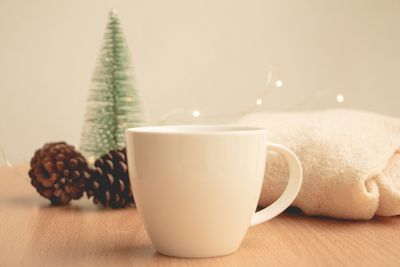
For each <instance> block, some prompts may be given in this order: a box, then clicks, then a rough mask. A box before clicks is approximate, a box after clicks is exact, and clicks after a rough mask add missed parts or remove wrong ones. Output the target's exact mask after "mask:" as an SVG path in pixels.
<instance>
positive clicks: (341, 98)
mask: <svg viewBox="0 0 400 267" xmlns="http://www.w3.org/2000/svg"><path fill="white" fill-rule="evenodd" d="M336 102H338V103H339V104H341V103H343V102H344V96H343V95H342V94H338V95H337V96H336Z"/></svg>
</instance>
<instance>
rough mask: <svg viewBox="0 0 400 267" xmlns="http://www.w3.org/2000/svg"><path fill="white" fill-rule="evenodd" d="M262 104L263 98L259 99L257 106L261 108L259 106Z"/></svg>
mask: <svg viewBox="0 0 400 267" xmlns="http://www.w3.org/2000/svg"><path fill="white" fill-rule="evenodd" d="M261 104H262V99H261V98H259V99H257V101H256V105H257V106H259V105H261Z"/></svg>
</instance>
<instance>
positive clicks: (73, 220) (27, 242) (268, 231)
mask: <svg viewBox="0 0 400 267" xmlns="http://www.w3.org/2000/svg"><path fill="white" fill-rule="evenodd" d="M26 170H27V167H26V166H22V167H18V168H17V169H15V168H14V169H10V168H8V167H0V179H1V187H0V266H241V267H242V266H400V217H393V218H382V217H377V218H375V219H373V220H371V221H367V222H362V221H345V220H334V219H327V218H315V217H307V216H304V215H302V214H300V213H299V212H294V211H289V212H286V213H284V214H282V215H280V216H279V217H277V218H275V219H273V220H271V221H269V222H267V223H264V224H262V225H258V226H255V227H252V228H250V229H249V231H248V233H247V235H246V238H245V240H244V241H243V243H242V246H241V248H240V249H239V250H238V251H237V252H236V253H234V254H232V255H229V256H224V257H217V258H208V259H178V258H170V257H165V256H162V255H160V254H158V253H157V252H155V251H154V249H153V248H152V246H151V243H150V240H149V238H148V236H147V234H146V232H145V229H144V227H143V224H142V222H141V220H140V218H139V216H138V213H137V211H136V210H135V209H134V208H130V209H125V210H103V209H99V208H97V207H95V206H94V205H93V204H92V203H91V202H90V201H88V200H86V199H82V200H79V201H75V202H73V203H72V204H71V205H70V206H69V207H50V206H49V204H48V202H47V201H46V200H45V199H42V198H41V197H40V196H39V195H38V194H37V193H36V192H35V190H34V189H33V187H31V185H30V184H29V179H28V176H27V175H26V174H25V173H26Z"/></svg>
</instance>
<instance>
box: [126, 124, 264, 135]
mask: <svg viewBox="0 0 400 267" xmlns="http://www.w3.org/2000/svg"><path fill="white" fill-rule="evenodd" d="M125 133H126V134H128V133H143V134H162V135H164V134H165V135H221V134H222V135H223V134H239V135H243V134H244V135H249V134H265V133H267V129H265V128H262V127H254V126H246V125H229V124H189V125H185V124H181V125H155V126H140V127H133V128H128V129H126V130H125Z"/></svg>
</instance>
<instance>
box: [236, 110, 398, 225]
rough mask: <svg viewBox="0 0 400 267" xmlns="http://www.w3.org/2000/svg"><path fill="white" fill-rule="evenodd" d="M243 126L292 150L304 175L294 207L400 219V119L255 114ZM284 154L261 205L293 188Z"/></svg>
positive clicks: (274, 163)
mask: <svg viewBox="0 0 400 267" xmlns="http://www.w3.org/2000/svg"><path fill="white" fill-rule="evenodd" d="M239 123H240V124H244V125H251V126H261V127H265V128H267V129H268V130H269V140H270V141H271V142H276V143H280V144H283V145H286V146H288V147H289V148H291V149H292V150H293V151H294V152H295V153H296V155H297V156H298V157H299V159H300V161H301V163H302V166H303V171H304V180H303V185H302V188H301V190H300V193H299V195H298V196H297V198H296V200H295V201H294V203H293V206H296V207H298V208H300V209H301V210H302V211H303V212H304V213H305V214H308V215H323V216H329V217H335V218H346V219H363V220H367V219H370V218H372V217H373V216H374V215H380V216H393V215H399V214H400V149H399V147H400V119H397V118H393V117H388V116H383V115H378V114H374V113H370V112H365V111H355V110H326V111H318V112H304V113H255V114H250V115H247V116H245V117H243V118H242V119H240V121H239ZM287 175H288V170H287V166H286V163H285V161H284V160H283V158H282V157H281V156H280V155H277V154H269V155H268V161H267V166H266V174H265V180H264V185H263V191H262V194H261V198H260V202H259V204H260V206H267V205H269V204H271V203H272V202H273V201H274V200H275V199H276V198H277V197H278V196H279V195H280V194H281V193H282V191H283V189H284V188H285V186H286V183H287Z"/></svg>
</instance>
